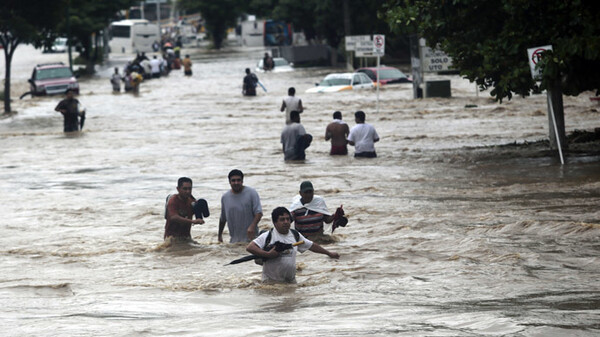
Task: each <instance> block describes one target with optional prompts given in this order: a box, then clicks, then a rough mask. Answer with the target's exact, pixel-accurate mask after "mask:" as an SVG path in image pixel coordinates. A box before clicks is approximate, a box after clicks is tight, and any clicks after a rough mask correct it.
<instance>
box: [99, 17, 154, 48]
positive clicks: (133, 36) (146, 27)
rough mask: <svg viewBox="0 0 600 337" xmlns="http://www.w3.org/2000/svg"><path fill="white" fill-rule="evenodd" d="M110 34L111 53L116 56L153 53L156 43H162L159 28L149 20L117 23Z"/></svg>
mask: <svg viewBox="0 0 600 337" xmlns="http://www.w3.org/2000/svg"><path fill="white" fill-rule="evenodd" d="M110 32H111V39H110V43H109V46H110V52H111V53H116V54H130V53H139V52H151V51H152V44H153V43H154V41H160V37H159V36H158V26H157V25H155V24H151V23H150V22H149V21H148V20H140V19H137V20H122V21H115V22H113V23H111V24H110Z"/></svg>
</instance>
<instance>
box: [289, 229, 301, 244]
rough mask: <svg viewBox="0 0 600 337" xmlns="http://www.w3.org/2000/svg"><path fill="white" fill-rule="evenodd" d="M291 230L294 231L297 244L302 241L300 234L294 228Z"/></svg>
mask: <svg viewBox="0 0 600 337" xmlns="http://www.w3.org/2000/svg"><path fill="white" fill-rule="evenodd" d="M290 230H291V231H292V234H294V239H296V242H298V241H300V233H298V231H297V230H295V229H293V228H290Z"/></svg>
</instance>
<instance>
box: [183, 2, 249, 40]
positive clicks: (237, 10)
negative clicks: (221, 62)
mask: <svg viewBox="0 0 600 337" xmlns="http://www.w3.org/2000/svg"><path fill="white" fill-rule="evenodd" d="M179 6H180V7H181V8H183V9H185V10H187V11H190V12H200V14H202V18H203V19H204V22H205V27H206V30H207V31H208V32H209V34H210V36H211V38H212V41H213V45H214V47H215V48H216V49H221V47H222V46H223V40H225V38H226V37H227V29H228V28H231V27H235V25H236V23H237V19H238V17H240V15H241V14H242V13H243V12H244V9H245V8H246V1H244V0H220V1H213V0H179Z"/></svg>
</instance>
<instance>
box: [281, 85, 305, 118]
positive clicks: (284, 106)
mask: <svg viewBox="0 0 600 337" xmlns="http://www.w3.org/2000/svg"><path fill="white" fill-rule="evenodd" d="M279 110H280V111H281V112H284V111H285V124H291V123H292V117H291V113H292V111H298V113H302V111H304V107H303V106H302V100H301V99H300V98H299V97H297V96H296V88H294V87H290V88H288V95H287V97H284V98H283V102H281V109H279Z"/></svg>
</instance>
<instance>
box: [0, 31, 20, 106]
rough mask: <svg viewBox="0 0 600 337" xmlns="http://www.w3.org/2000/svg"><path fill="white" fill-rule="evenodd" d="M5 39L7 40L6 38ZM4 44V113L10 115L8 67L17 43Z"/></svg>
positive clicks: (8, 42)
mask: <svg viewBox="0 0 600 337" xmlns="http://www.w3.org/2000/svg"><path fill="white" fill-rule="evenodd" d="M5 38H6V39H8V37H5ZM4 42H5V43H3V47H4V60H5V62H4V64H5V66H6V72H5V73H4V113H10V112H12V109H11V107H10V67H11V63H12V57H13V54H14V52H15V49H16V48H17V46H18V45H19V42H17V41H10V40H5V41H4Z"/></svg>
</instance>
